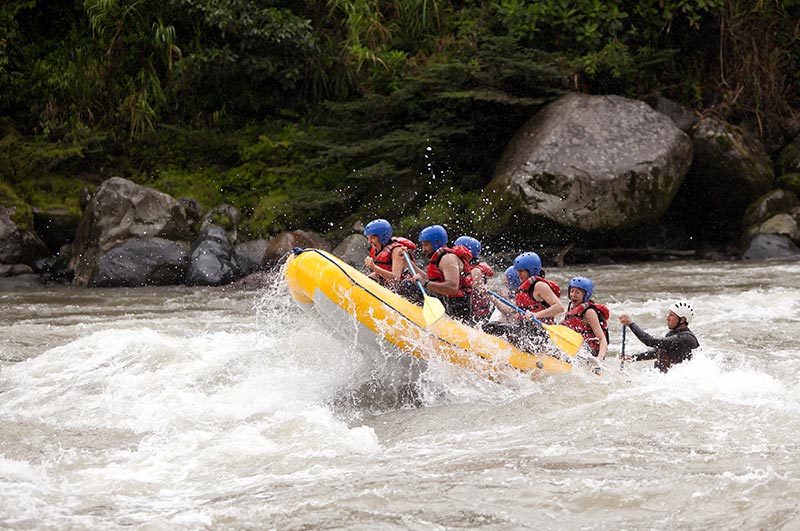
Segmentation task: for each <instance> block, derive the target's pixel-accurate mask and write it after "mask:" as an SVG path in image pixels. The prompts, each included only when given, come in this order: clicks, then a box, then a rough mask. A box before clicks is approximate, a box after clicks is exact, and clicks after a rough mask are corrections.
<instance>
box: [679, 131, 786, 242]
mask: <svg viewBox="0 0 800 531" xmlns="http://www.w3.org/2000/svg"><path fill="white" fill-rule="evenodd" d="M691 137H692V142H693V145H694V162H693V163H692V167H691V169H690V170H689V173H688V174H687V176H686V180H685V181H684V185H683V187H682V188H681V191H680V193H679V195H678V197H677V198H676V199H675V203H674V209H671V210H672V212H670V214H669V217H672V219H674V220H675V222H676V223H677V224H679V225H681V226H682V227H683V228H684V229H685V230H686V231H687V232H689V233H690V234H692V235H693V236H697V237H699V238H700V239H702V240H705V241H709V242H718V243H726V242H730V241H734V240H736V239H737V238H738V237H739V235H740V234H741V232H742V228H743V224H742V221H743V217H744V213H745V209H746V208H747V206H748V205H749V204H751V203H752V202H753V201H755V200H756V199H758V198H759V197H760V196H761V195H763V194H765V193H767V191H769V190H770V189H771V188H772V185H773V181H774V178H775V176H774V171H773V169H772V164H771V162H770V160H769V157H768V156H767V153H766V151H765V149H764V146H763V145H762V144H761V142H759V141H758V139H756V138H755V137H754V136H753V135H751V134H750V133H748V132H747V131H745V130H744V129H742V128H741V127H738V126H734V125H731V124H728V123H725V122H722V121H719V120H715V119H713V118H704V119H702V120H700V121H699V122H698V123H697V124H696V125H695V126H694V128H693V129H692V132H691Z"/></svg>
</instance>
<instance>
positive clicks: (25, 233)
mask: <svg viewBox="0 0 800 531" xmlns="http://www.w3.org/2000/svg"><path fill="white" fill-rule="evenodd" d="M16 214H17V207H13V206H12V207H4V206H2V205H0V264H32V263H33V262H34V261H35V260H36V259H37V258H42V257H44V256H47V254H48V251H47V246H46V245H45V244H44V242H42V240H40V239H39V237H38V236H37V235H36V233H35V232H33V231H32V230H30V229H28V228H25V227H24V226H20V225H19V224H17V222H16V218H17V215H16ZM29 221H30V223H29V225H32V224H33V223H32V222H33V220H32V219H31V220H29Z"/></svg>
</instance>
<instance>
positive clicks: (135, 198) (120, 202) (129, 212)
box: [70, 177, 190, 285]
mask: <svg viewBox="0 0 800 531" xmlns="http://www.w3.org/2000/svg"><path fill="white" fill-rule="evenodd" d="M129 238H141V239H148V238H163V239H166V240H173V241H186V240H188V239H189V238H190V232H189V225H188V222H187V218H186V210H185V209H184V207H183V206H182V205H181V204H180V203H179V202H178V201H176V200H175V199H174V198H173V197H171V196H169V195H167V194H165V193H162V192H159V191H158V190H154V189H152V188H147V187H144V186H140V185H138V184H136V183H133V182H131V181H128V180H127V179H122V178H121V177H112V178H111V179H109V180H107V181H105V182H103V183H102V184H101V185H100V187H99V188H98V190H97V192H96V193H95V194H94V196H93V197H92V198H91V200H90V201H89V204H88V205H87V206H86V210H85V211H84V213H83V217H82V218H81V222H80V225H79V226H78V232H77V234H76V236H75V242H74V244H73V254H72V259H71V261H70V266H71V267H72V269H73V270H74V271H75V280H74V282H75V283H76V284H80V285H86V284H88V283H89V282H90V281H91V279H92V277H93V276H94V273H95V269H96V267H97V258H98V257H99V256H101V255H103V254H105V253H107V252H108V251H110V250H111V249H112V248H113V247H115V246H116V245H117V244H119V243H120V242H122V241H124V240H127V239H129Z"/></svg>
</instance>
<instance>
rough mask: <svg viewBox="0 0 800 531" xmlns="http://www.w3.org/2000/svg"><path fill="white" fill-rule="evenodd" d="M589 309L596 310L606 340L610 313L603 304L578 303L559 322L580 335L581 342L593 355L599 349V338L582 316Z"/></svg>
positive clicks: (591, 302)
mask: <svg viewBox="0 0 800 531" xmlns="http://www.w3.org/2000/svg"><path fill="white" fill-rule="evenodd" d="M589 310H594V311H596V312H597V317H598V319H599V320H600V327H601V328H602V329H603V333H604V334H605V336H606V342H608V317H609V315H611V313H610V312H609V311H608V307H607V306H606V305H605V304H595V302H594V301H589V302H584V303H583V304H579V305H577V306H576V307H574V308H571V309H570V310H569V311H568V312H567V313H566V315H564V320H563V321H561V324H562V325H564V326H568V327H570V328H572V329H573V330H575V331H576V332H578V333H579V334H580V335H582V336H583V343H584V344H585V345H586V346H587V347H589V350H591V351H592V354H593V355H594V356H597V354H598V352H599V351H600V338H598V337H597V336H596V335H594V330H592V327H591V326H589V323H587V322H586V320H585V318H584V316H585V315H586V312H588V311H589Z"/></svg>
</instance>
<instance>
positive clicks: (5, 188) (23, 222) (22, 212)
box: [0, 181, 33, 230]
mask: <svg viewBox="0 0 800 531" xmlns="http://www.w3.org/2000/svg"><path fill="white" fill-rule="evenodd" d="M3 207H5V208H9V209H11V210H12V212H11V215H10V218H11V221H13V222H14V224H16V226H17V227H19V229H20V230H33V209H31V206H30V205H29V204H28V203H26V202H25V201H23V200H22V199H20V197H19V196H18V195H17V194H16V193H15V192H14V190H13V189H12V188H11V186H9V185H8V184H6V183H4V182H2V181H0V208H3Z"/></svg>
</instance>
